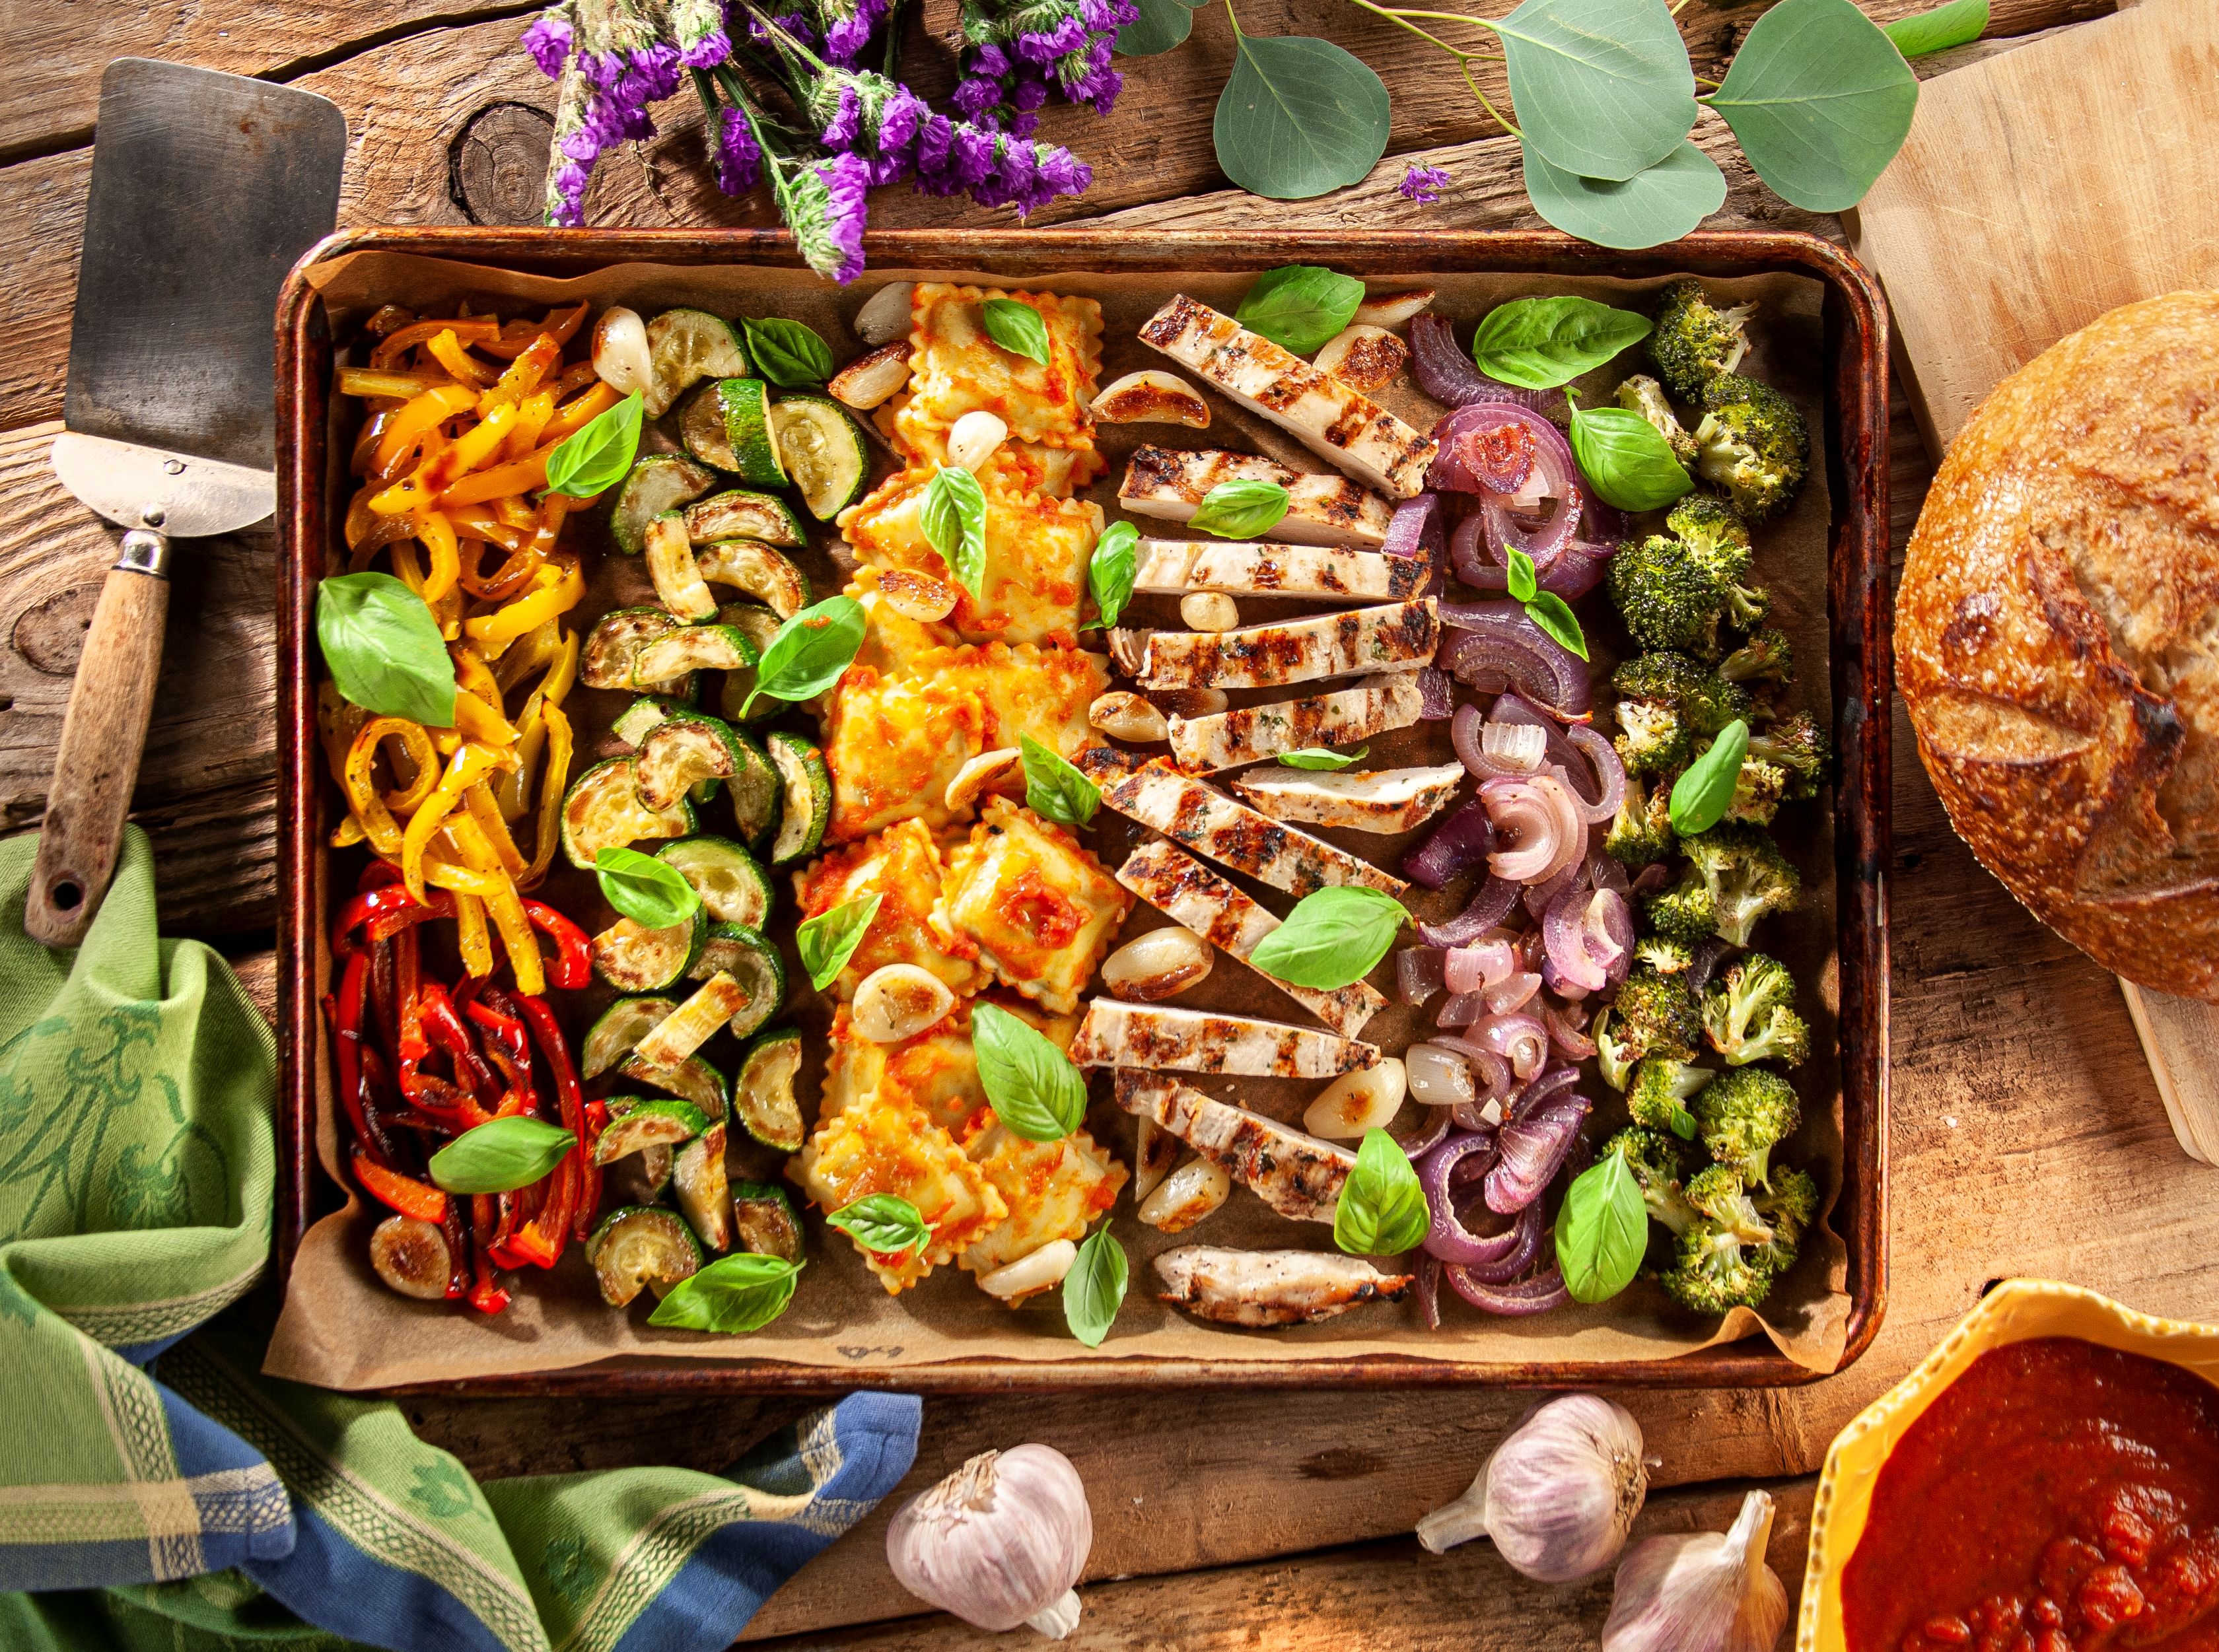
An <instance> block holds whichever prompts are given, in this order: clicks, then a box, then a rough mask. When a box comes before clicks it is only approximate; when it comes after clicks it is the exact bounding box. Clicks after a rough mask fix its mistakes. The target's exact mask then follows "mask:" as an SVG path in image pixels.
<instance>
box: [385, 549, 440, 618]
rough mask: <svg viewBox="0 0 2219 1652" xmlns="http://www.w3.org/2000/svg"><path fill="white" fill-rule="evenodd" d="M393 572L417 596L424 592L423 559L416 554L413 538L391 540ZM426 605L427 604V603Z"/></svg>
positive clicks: (435, 610) (433, 610) (434, 610)
mask: <svg viewBox="0 0 2219 1652" xmlns="http://www.w3.org/2000/svg"><path fill="white" fill-rule="evenodd" d="M393 572H394V574H395V577H397V578H398V579H399V580H400V581H401V584H403V585H405V586H407V587H408V588H409V589H410V590H411V591H413V592H414V593H416V594H417V595H418V596H422V595H423V594H424V561H423V558H421V557H420V556H417V554H416V542H415V541H414V540H413V539H409V538H405V537H404V538H400V539H395V541H393ZM426 606H429V605H428V604H427V605H426ZM432 612H433V613H434V614H435V615H436V614H437V613H438V609H437V608H433V609H432Z"/></svg>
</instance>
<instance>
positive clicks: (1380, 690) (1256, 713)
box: [1171, 671, 1426, 774]
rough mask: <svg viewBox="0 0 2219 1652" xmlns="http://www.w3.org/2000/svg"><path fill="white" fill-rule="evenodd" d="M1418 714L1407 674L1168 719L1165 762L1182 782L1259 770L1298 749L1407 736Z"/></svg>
mask: <svg viewBox="0 0 2219 1652" xmlns="http://www.w3.org/2000/svg"><path fill="white" fill-rule="evenodd" d="M1425 708H1426V701H1425V696H1424V695H1423V694H1422V693H1420V692H1419V689H1418V674H1417V673H1416V672H1414V671H1395V672H1387V673H1382V674H1380V675H1378V676H1376V677H1366V678H1365V679H1364V680H1363V681H1362V682H1360V683H1358V684H1357V685H1356V686H1355V687H1353V688H1342V689H1337V690H1335V691H1334V692H1332V693H1330V694H1312V695H1309V696H1308V697H1307V698H1305V699H1286V700H1273V701H1272V702H1271V703H1270V704H1269V705H1243V706H1238V707H1235V708H1234V710H1232V711H1219V712H1216V713H1215V714H1213V715H1211V716H1209V717H1172V719H1171V736H1172V758H1173V760H1174V761H1177V762H1178V766H1179V767H1181V768H1182V769H1184V770H1185V771H1186V772H1187V773H1190V774H1208V773H1212V772H1214V771H1215V770H1217V769H1221V768H1239V767H1241V765H1243V764H1244V763H1260V762H1262V761H1264V760H1265V758H1267V757H1277V755H1279V754H1280V753H1281V752H1283V751H1300V750H1301V749H1302V748H1303V747H1305V746H1339V745H1345V744H1346V743H1347V742H1350V741H1352V740H1369V739H1371V736H1374V735H1376V734H1384V733H1386V732H1387V731H1388V730H1389V729H1407V728H1408V727H1409V726H1410V725H1411V724H1413V723H1415V722H1416V721H1417V720H1418V716H1419V713H1420V712H1421V711H1424V710H1425Z"/></svg>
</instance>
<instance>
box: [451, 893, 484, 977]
mask: <svg viewBox="0 0 2219 1652" xmlns="http://www.w3.org/2000/svg"><path fill="white" fill-rule="evenodd" d="M455 950H456V951H457V952H458V953H461V954H462V959H463V973H464V974H465V975H475V976H476V977H477V978H479V979H480V980H483V979H484V978H486V977H487V976H488V975H490V974H492V973H493V937H492V935H491V934H490V933H489V932H488V929H487V928H486V904H485V903H484V902H483V901H482V900H480V899H479V898H478V897H476V896H475V895H469V894H462V893H457V895H456V897H455Z"/></svg>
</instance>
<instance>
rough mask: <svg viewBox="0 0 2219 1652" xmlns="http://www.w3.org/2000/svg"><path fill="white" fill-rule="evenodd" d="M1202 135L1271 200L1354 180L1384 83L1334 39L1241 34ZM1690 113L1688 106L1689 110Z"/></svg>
mask: <svg viewBox="0 0 2219 1652" xmlns="http://www.w3.org/2000/svg"><path fill="white" fill-rule="evenodd" d="M1235 49H1236V51H1237V52H1238V53H1239V57H1238V60H1237V61H1236V62H1235V63H1234V65H1233V73H1232V75H1231V77H1230V78H1228V79H1227V81H1226V83H1225V90H1223V91H1222V92H1221V93H1219V94H1218V98H1217V118H1216V121H1215V123H1214V125H1213V127H1212V128H1211V136H1212V139H1213V140H1214V141H1215V145H1216V147H1217V164H1218V165H1220V166H1221V167H1223V168H1224V169H1225V176H1226V177H1229V178H1231V179H1232V180H1233V181H1234V183H1237V184H1239V185H1240V187H1241V188H1242V189H1246V190H1248V191H1249V192H1250V193H1252V194H1254V195H1260V196H1270V197H1271V199H1272V200H1274V201H1305V200H1308V198H1309V197H1310V196H1316V195H1323V194H1325V193H1326V192H1327V190H1329V189H1346V187H1347V186H1348V185H1350V184H1352V183H1356V182H1358V180H1359V179H1361V178H1362V177H1364V174H1366V173H1367V172H1369V171H1371V169H1372V168H1373V167H1374V166H1376V165H1378V163H1379V158H1380V157H1381V156H1382V155H1383V154H1385V153H1386V152H1387V127H1388V111H1387V88H1386V85H1385V84H1384V83H1383V82H1382V81H1381V80H1380V78H1379V77H1378V76H1377V75H1376V74H1374V73H1372V71H1371V70H1370V69H1368V68H1366V67H1365V66H1364V65H1363V64H1362V63H1361V62H1359V61H1358V59H1355V58H1353V57H1351V56H1350V55H1349V54H1348V53H1346V52H1344V51H1342V50H1341V49H1340V47H1337V46H1334V45H1333V44H1331V43H1330V42H1328V41H1326V40H1311V39H1309V38H1308V37H1307V36H1303V35H1295V34H1289V35H1276V36H1265V37H1263V38H1261V39H1259V38H1257V37H1255V36H1253V35H1248V34H1242V35H1240V37H1239V38H1238V40H1236V42H1235ZM1688 120H1689V121H1693V120H1694V110H1693V109H1689V110H1688Z"/></svg>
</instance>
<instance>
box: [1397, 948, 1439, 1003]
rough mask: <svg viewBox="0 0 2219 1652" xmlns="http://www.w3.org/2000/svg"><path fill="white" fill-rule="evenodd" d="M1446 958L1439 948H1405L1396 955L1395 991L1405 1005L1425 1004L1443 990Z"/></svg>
mask: <svg viewBox="0 0 2219 1652" xmlns="http://www.w3.org/2000/svg"><path fill="white" fill-rule="evenodd" d="M1446 956H1447V954H1446V953H1444V952H1443V951H1442V950H1441V949H1440V948H1439V947H1403V948H1402V951H1400V952H1398V953H1395V993H1396V995H1397V996H1398V997H1401V998H1402V1002H1403V1003H1425V1001H1426V999H1428V998H1430V997H1433V994H1435V993H1436V992H1439V991H1440V990H1441V986H1442V984H1443V981H1444V978H1445V977H1444V971H1443V960H1445V957H1446Z"/></svg>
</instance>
